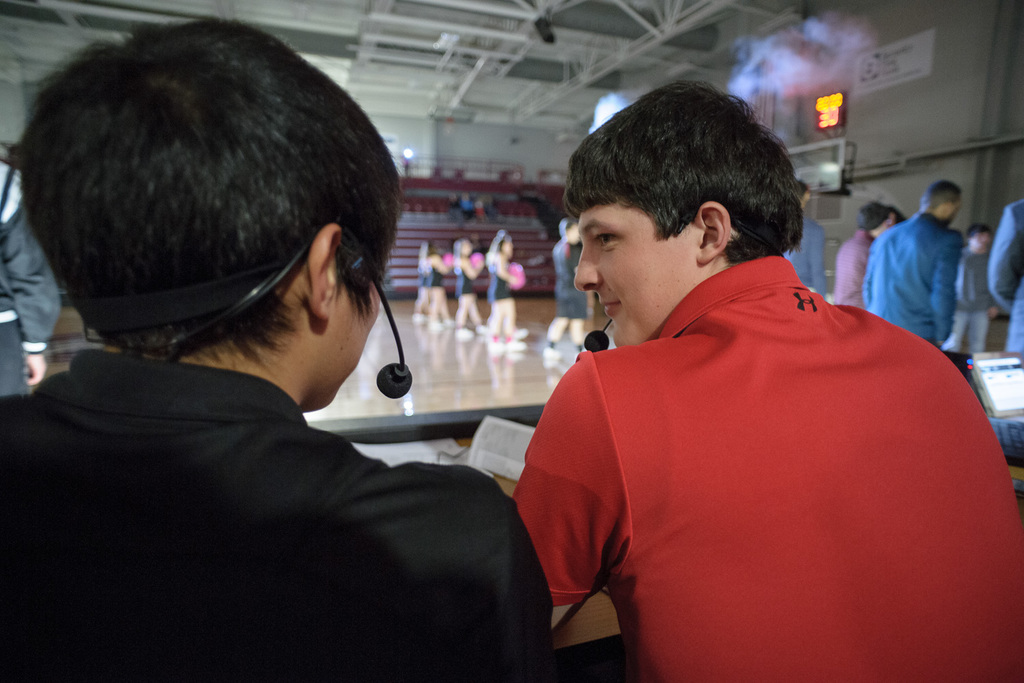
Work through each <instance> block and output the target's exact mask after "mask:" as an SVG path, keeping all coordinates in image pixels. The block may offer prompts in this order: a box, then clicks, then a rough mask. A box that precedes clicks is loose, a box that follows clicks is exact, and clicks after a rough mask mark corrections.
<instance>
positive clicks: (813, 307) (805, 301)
mask: <svg viewBox="0 0 1024 683" xmlns="http://www.w3.org/2000/svg"><path fill="white" fill-rule="evenodd" d="M793 296H795V297H796V300H797V305H796V307H797V308H799V309H800V310H801V311H806V310H807V308H806V305H807V304H810V305H811V310H812V311H813V312H815V313H817V312H818V304H816V303H814V297H810V296H809V297H807V298H806V299H805V298H803V297H802V296H800V292H793Z"/></svg>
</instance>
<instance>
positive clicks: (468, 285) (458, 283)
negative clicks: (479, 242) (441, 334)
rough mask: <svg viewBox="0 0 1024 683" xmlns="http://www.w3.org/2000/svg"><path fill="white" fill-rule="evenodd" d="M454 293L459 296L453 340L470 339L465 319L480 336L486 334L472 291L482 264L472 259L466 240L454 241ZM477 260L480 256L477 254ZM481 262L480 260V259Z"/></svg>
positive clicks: (471, 336)
mask: <svg viewBox="0 0 1024 683" xmlns="http://www.w3.org/2000/svg"><path fill="white" fill-rule="evenodd" d="M453 251H454V253H455V276H456V278H455V292H456V293H457V294H458V296H459V308H458V310H456V311H455V328H456V329H455V338H456V339H463V340H465V339H472V338H473V330H471V329H469V328H468V327H466V322H467V319H468V320H470V321H472V323H473V325H475V326H476V331H477V332H478V333H480V334H487V332H488V328H487V327H485V326H484V324H483V319H481V317H480V311H479V309H477V305H476V291H475V290H474V289H473V282H474V280H476V278H477V277H478V276H479V275H480V272H481V271H482V270H483V266H484V264H483V263H482V262H479V263H476V262H475V261H474V259H473V243H472V242H470V241H469V240H468V239H466V238H462V239H460V240H456V242H455V247H454V248H453ZM477 258H478V259H479V258H480V255H479V254H477ZM481 261H482V259H481Z"/></svg>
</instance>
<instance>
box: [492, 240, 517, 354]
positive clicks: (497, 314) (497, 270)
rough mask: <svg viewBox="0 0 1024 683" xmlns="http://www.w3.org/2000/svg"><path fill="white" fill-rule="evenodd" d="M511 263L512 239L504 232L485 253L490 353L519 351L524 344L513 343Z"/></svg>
mask: <svg viewBox="0 0 1024 683" xmlns="http://www.w3.org/2000/svg"><path fill="white" fill-rule="evenodd" d="M511 262H512V237H510V236H509V234H508V233H507V232H505V231H504V230H499V231H498V234H497V235H495V236H494V239H493V240H491V248H490V249H488V250H487V269H488V270H489V271H490V273H491V282H490V284H489V285H488V287H487V301H488V302H489V303H490V304H491V317H490V319H489V320H488V327H489V328H490V335H491V338H490V342H489V348H490V350H491V351H494V352H500V351H510V352H515V351H522V350H523V349H525V348H526V344H525V343H524V342H523V341H522V340H520V339H516V302H515V299H513V298H512V287H511V286H510V283H511V281H512V276H511V275H510V274H509V270H508V266H509V263H511Z"/></svg>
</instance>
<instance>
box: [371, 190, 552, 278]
mask: <svg viewBox="0 0 1024 683" xmlns="http://www.w3.org/2000/svg"><path fill="white" fill-rule="evenodd" d="M446 210H447V208H446ZM415 215H416V214H409V213H405V214H403V215H402V218H401V219H400V220H399V222H398V237H397V239H396V241H395V248H394V250H393V251H392V252H391V261H390V263H389V265H388V275H389V287H390V290H391V293H392V294H393V295H394V296H395V297H396V298H408V297H413V296H416V290H417V287H418V286H419V276H418V273H417V261H418V259H419V250H420V245H421V244H422V243H423V242H427V241H429V242H433V243H434V244H435V245H436V246H437V247H438V248H439V249H441V250H442V251H445V252H447V251H451V249H452V245H453V243H454V242H455V240H457V239H461V238H463V237H466V238H469V239H471V240H473V242H474V243H475V244H476V245H477V247H478V250H479V251H481V252H486V251H487V248H488V246H490V243H491V239H493V237H494V235H495V234H496V233H497V232H498V230H505V231H507V232H508V233H509V234H510V235H511V236H512V244H513V247H514V249H515V251H514V252H513V256H512V259H513V260H514V261H516V262H517V263H520V264H522V266H523V270H524V272H525V273H526V284H525V285H524V286H523V288H522V289H520V290H518V291H517V292H516V293H517V295H541V294H548V295H550V294H551V293H552V292H553V291H554V286H555V267H554V264H553V263H552V260H551V248H552V247H553V246H554V242H552V241H551V239H550V238H549V237H548V235H547V231H546V230H545V229H544V226H542V225H541V224H540V223H539V222H538V221H537V220H536V219H527V220H516V221H513V222H497V223H495V222H477V221H467V222H465V223H464V224H462V225H459V224H458V223H457V222H453V221H449V220H448V218H447V213H445V215H444V219H443V220H438V221H423V220H419V219H418V218H412V219H410V216H415ZM488 281H489V276H488V275H487V274H486V273H484V274H481V276H480V277H479V278H477V294H478V295H480V297H481V298H483V297H485V295H486V292H487V283H488ZM444 285H445V287H446V288H447V289H448V290H449V292H450V293H454V291H455V273H451V274H449V275H447V276H446V277H445V279H444Z"/></svg>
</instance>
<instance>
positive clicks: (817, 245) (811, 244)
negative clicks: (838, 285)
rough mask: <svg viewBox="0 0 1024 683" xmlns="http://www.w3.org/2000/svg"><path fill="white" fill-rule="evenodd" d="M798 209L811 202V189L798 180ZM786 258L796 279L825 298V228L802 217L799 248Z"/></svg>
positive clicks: (788, 253)
mask: <svg viewBox="0 0 1024 683" xmlns="http://www.w3.org/2000/svg"><path fill="white" fill-rule="evenodd" d="M797 187H798V191H799V192H800V208H801V209H803V210H806V209H807V202H809V201H810V200H811V189H810V188H809V187H808V186H807V183H805V182H803V181H801V180H798V181H797ZM786 258H787V259H789V262H790V263H792V264H793V268H794V269H795V270H796V274H797V277H799V278H800V281H801V282H803V283H804V284H805V285H807V286H808V287H810V288H811V289H812V290H814V291H815V292H817V293H818V294H821V295H822V296H825V294H826V292H825V290H826V289H828V282H827V280H826V279H825V228H823V227H821V225H819V224H818V223H817V222H815V221H812V220H811V219H810V218H808V217H807V216H806V215H805V216H804V236H803V238H802V239H801V240H800V246H799V247H798V248H797V249H792V250H790V251H787V252H786Z"/></svg>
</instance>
